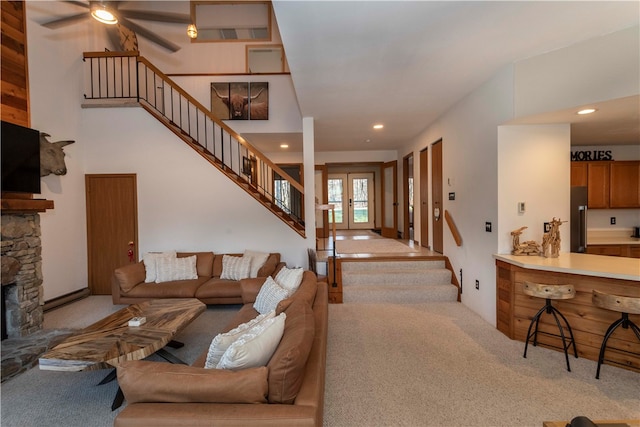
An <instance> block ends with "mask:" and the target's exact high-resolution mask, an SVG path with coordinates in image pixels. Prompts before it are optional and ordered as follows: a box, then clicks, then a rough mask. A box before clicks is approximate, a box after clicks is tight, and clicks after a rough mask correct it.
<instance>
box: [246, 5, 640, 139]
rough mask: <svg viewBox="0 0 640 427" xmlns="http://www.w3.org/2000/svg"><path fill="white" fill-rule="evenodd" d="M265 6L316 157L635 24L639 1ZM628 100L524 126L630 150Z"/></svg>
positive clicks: (632, 120)
mask: <svg viewBox="0 0 640 427" xmlns="http://www.w3.org/2000/svg"><path fill="white" fill-rule="evenodd" d="M274 11H275V15H276V20H277V23H278V26H279V28H280V33H281V36H282V40H283V44H284V47H285V51H286V55H287V60H288V62H289V67H290V69H291V76H292V79H293V84H294V88H295V91H296V95H297V98H298V102H299V106H300V109H301V112H302V115H303V117H314V120H315V145H316V151H336V150H385V149H396V148H399V147H401V146H403V145H405V144H406V143H407V142H408V141H409V140H410V139H411V138H412V137H414V136H415V135H417V134H418V133H420V132H421V131H422V130H423V129H425V128H426V127H427V126H428V125H429V124H430V123H432V122H433V121H434V120H436V119H437V118H438V117H439V116H440V115H442V114H443V113H445V112H446V111H447V110H448V109H449V108H451V107H452V106H453V105H455V103H456V102H458V101H459V100H460V99H462V98H463V97H464V96H465V95H467V94H468V93H469V92H471V91H473V90H474V89H475V88H477V87H478V86H479V85H481V84H482V83H483V82H485V81H486V80H487V79H489V78H490V77H491V76H492V75H494V74H495V73H496V72H497V71H498V70H500V69H501V68H502V67H504V66H506V65H508V64H510V63H513V62H516V61H518V60H521V59H525V58H528V57H531V56H535V55H539V54H542V53H545V52H548V51H552V50H556V49H559V48H562V47H566V46H569V45H571V44H574V43H577V42H580V41H583V40H586V39H589V38H592V37H596V36H600V35H603V34H607V33H611V32H614V31H617V30H620V29H623V28H627V27H630V26H634V25H638V22H639V16H640V2H636V1H631V2H619V1H605V2H592V1H569V2H547V1H511V2H506V1H502V2H485V1H471V2H459V1H353V2H346V1H275V2H274ZM639 84H640V76H639ZM638 102H639V101H638V97H633V98H628V99H624V100H620V103H616V102H608V103H605V104H606V105H605V104H603V105H602V106H598V109H599V111H598V113H596V114H592V115H590V116H588V117H587V116H580V118H578V116H576V115H575V111H566V112H550V114H548V115H545V116H544V117H536V118H528V119H527V120H528V121H529V122H530V123H536V122H538V123H539V122H540V120H543V121H542V123H544V122H545V121H546V122H547V123H548V122H565V123H566V122H570V123H574V124H573V125H572V134H573V141H572V144H573V145H591V144H598V145H600V144H602V145H604V144H608V143H610V144H629V143H634V144H638V143H640V126H639V123H640V113H639V108H638V105H639V104H638ZM522 122H524V121H522ZM375 123H383V124H384V125H385V127H384V129H383V130H382V131H374V130H373V129H372V126H373V124H375ZM257 137H258V135H252V136H251V140H252V141H254V143H255V144H256V145H258V146H260V145H262V144H263V143H264V144H268V146H269V147H270V148H273V149H275V145H276V144H279V143H280V142H283V141H285V140H287V141H290V144H293V145H291V148H290V150H294V149H295V147H296V145H295V144H298V146H299V145H300V144H301V136H300V135H299V134H287V135H282V134H280V135H279V136H278V138H268V139H262V138H260V139H259V140H258V139H256V138H257ZM285 138H288V139H285ZM367 140H369V142H366V141H367ZM264 149H265V150H266V151H273V150H271V149H268V148H267V146H264Z"/></svg>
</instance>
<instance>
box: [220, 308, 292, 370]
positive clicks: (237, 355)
mask: <svg viewBox="0 0 640 427" xmlns="http://www.w3.org/2000/svg"><path fill="white" fill-rule="evenodd" d="M286 317H287V315H286V314H285V313H280V315H279V316H276V317H273V318H271V319H268V320H266V321H264V322H262V323H260V324H259V325H258V326H254V327H253V328H251V329H250V330H249V331H247V333H246V334H244V335H242V336H241V337H240V338H238V339H237V340H236V341H234V342H233V344H231V345H230V346H229V348H228V349H227V351H225V352H224V354H223V355H222V357H221V358H220V362H219V363H218V366H217V367H216V368H217V369H231V370H238V369H248V368H255V367H258V366H266V365H267V363H268V362H269V360H270V359H271V356H273V353H274V352H275V351H276V348H278V344H280V339H282V335H283V334H284V322H285V319H286Z"/></svg>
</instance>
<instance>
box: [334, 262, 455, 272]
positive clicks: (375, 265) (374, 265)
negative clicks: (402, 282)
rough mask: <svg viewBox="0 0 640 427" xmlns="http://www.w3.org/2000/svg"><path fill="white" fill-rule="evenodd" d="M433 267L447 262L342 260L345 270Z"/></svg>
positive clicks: (442, 266)
mask: <svg viewBox="0 0 640 427" xmlns="http://www.w3.org/2000/svg"><path fill="white" fill-rule="evenodd" d="M432 268H435V269H439V268H445V263H444V261H441V260H435V261H432V260H416V261H375V262H344V261H343V262H342V271H343V272H345V271H349V272H351V271H371V270H376V271H378V270H395V271H397V270H426V269H432Z"/></svg>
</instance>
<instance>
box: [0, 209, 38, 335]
mask: <svg viewBox="0 0 640 427" xmlns="http://www.w3.org/2000/svg"><path fill="white" fill-rule="evenodd" d="M1 234H2V287H3V292H2V294H3V296H4V298H5V301H4V302H5V309H6V312H5V313H4V316H5V317H4V318H3V319H2V321H3V323H4V324H5V325H6V333H7V336H8V338H17V337H25V336H28V335H31V334H33V333H35V332H38V331H40V330H41V329H42V322H43V305H44V295H43V289H42V256H41V255H42V246H41V243H40V215H39V214H38V213H24V214H20V213H17V214H5V213H3V214H2V223H1Z"/></svg>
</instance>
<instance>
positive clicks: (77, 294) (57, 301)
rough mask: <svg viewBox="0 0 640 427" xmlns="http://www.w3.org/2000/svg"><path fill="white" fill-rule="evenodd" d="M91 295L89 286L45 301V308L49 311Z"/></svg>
mask: <svg viewBox="0 0 640 427" xmlns="http://www.w3.org/2000/svg"><path fill="white" fill-rule="evenodd" d="M89 295H91V292H90V291H89V288H84V289H80V290H79V291H74V292H71V293H68V294H66V295H62V296H61V297H58V298H54V299H52V300H49V301H46V302H45V303H44V306H43V310H44V311H45V312H47V311H49V310H53V309H54V308H58V307H60V306H62V305H65V304H69V303H71V302H74V301H77V300H80V299H82V298H86V297H88V296H89Z"/></svg>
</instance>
